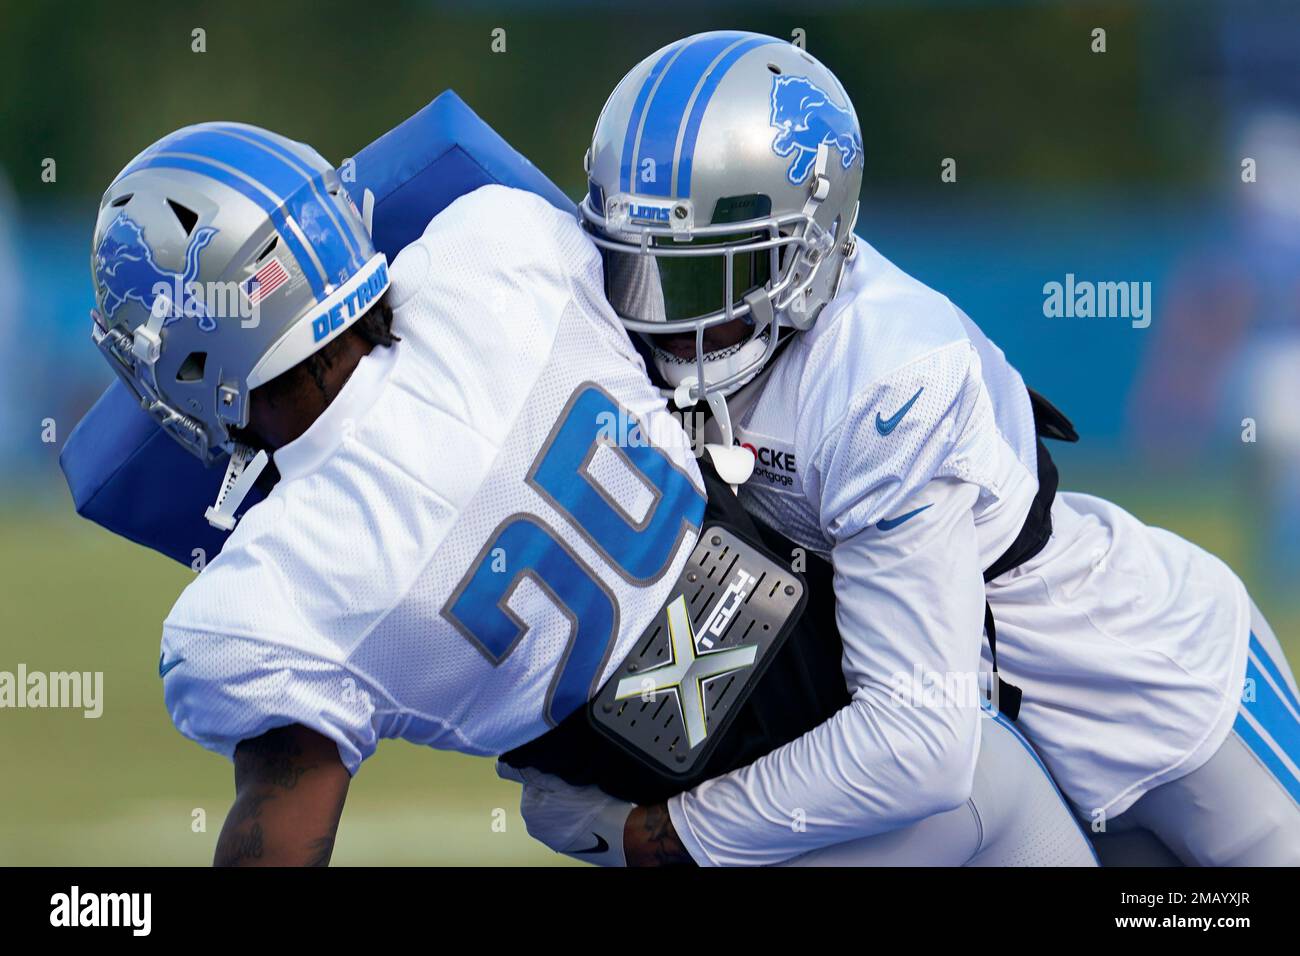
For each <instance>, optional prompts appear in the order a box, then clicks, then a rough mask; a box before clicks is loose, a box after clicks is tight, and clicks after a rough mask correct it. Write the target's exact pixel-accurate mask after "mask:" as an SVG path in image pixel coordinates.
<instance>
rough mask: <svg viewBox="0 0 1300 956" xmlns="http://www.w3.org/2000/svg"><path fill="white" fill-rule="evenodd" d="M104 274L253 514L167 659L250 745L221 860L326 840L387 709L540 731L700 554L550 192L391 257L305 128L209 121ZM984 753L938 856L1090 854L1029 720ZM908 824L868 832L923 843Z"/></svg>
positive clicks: (166, 149)
mask: <svg viewBox="0 0 1300 956" xmlns="http://www.w3.org/2000/svg"><path fill="white" fill-rule="evenodd" d="M503 224H508V228H503ZM92 273H93V277H94V283H95V292H96V305H97V308H96V309H95V312H94V338H95V341H96V344H97V345H98V346H99V348H100V349H101V351H102V352H103V354H104V355H105V357H106V358H107V360H108V361H109V363H110V364H111V365H112V367H113V368H114V370H115V371H116V372H118V373H119V375H120V376H121V378H122V379H123V381H124V382H125V384H126V385H127V387H128V388H130V389H131V390H132V391H133V393H134V394H135V395H136V396H137V397H138V398H139V399H140V401H141V402H142V404H143V405H144V407H145V408H146V409H148V410H149V412H150V413H151V414H152V415H153V416H154V417H155V418H156V419H157V420H158V422H159V424H160V425H161V426H162V427H163V428H164V429H165V430H166V431H167V432H168V433H169V434H171V435H172V436H173V437H175V438H176V439H177V440H178V441H180V442H181V443H182V444H183V445H184V446H185V447H186V448H187V449H188V450H189V451H191V452H192V453H194V454H195V455H197V456H199V457H200V458H202V459H203V460H205V461H207V462H218V461H220V460H221V458H222V457H223V456H225V455H228V456H229V462H228V464H227V475H226V479H225V482H224V483H223V488H222V492H221V494H220V496H219V498H218V500H217V501H216V502H215V503H214V505H213V507H212V508H210V509H209V512H208V517H209V520H210V521H212V522H213V523H214V524H217V525H218V526H221V527H225V528H230V527H233V532H232V533H231V535H230V536H229V538H228V539H227V541H226V542H225V544H224V546H223V548H222V550H221V552H220V554H218V555H217V556H216V557H215V558H214V559H212V560H211V561H210V562H209V563H208V564H207V566H206V567H205V568H204V569H203V571H202V572H201V573H200V574H199V575H198V577H197V578H196V579H195V580H194V581H193V582H192V583H191V584H190V585H189V586H188V587H187V588H186V589H185V591H184V593H183V594H182V595H181V597H180V599H179V600H178V601H177V602H176V605H175V607H174V608H173V609H172V611H171V613H170V614H169V615H168V617H167V619H166V621H165V623H164V627H163V638H162V656H161V659H160V662H159V674H160V676H161V677H162V679H163V682H164V695H165V701H166V705H167V707H168V710H169V712H170V713H171V716H172V719H173V721H174V722H175V724H176V726H177V728H178V729H179V730H180V731H181V732H182V733H184V734H185V735H186V736H188V737H190V738H192V739H194V740H196V741H198V742H199V743H201V744H202V745H203V746H205V747H207V748H209V749H211V750H213V751H216V752H218V753H221V754H223V755H225V756H227V757H230V758H232V759H233V761H234V765H235V779H236V797H235V802H234V805H233V807H232V809H231V811H230V813H229V816H228V817H227V820H226V823H225V826H224V828H223V830H222V832H221V835H220V838H219V841H218V845H217V852H216V861H217V862H218V863H223V864H306V863H324V862H327V861H328V860H329V857H330V854H331V851H332V848H333V845H334V837H335V832H336V829H337V826H338V822H339V819H340V814H341V812H342V807H343V802H344V799H345V797H346V794H347V789H348V785H349V781H350V779H351V776H352V774H354V773H356V771H357V769H358V768H359V766H360V765H361V763H362V762H363V761H364V760H365V759H366V758H367V757H368V756H369V755H370V754H371V753H373V752H374V750H375V748H376V746H377V744H378V741H379V740H380V739H381V738H388V737H393V738H402V739H405V740H408V741H412V742H415V743H420V744H426V745H430V746H434V747H438V748H444V749H451V750H457V751H461V752H464V753H470V754H481V755H499V754H503V753H506V752H514V751H516V749H517V748H519V747H520V746H521V745H525V744H529V743H530V742H533V741H536V740H539V739H544V738H547V736H548V733H549V731H550V729H551V728H553V727H556V725H560V724H563V723H564V721H565V720H566V719H567V718H569V717H571V716H573V715H575V714H577V715H581V714H582V713H583V708H584V706H585V705H586V704H587V702H588V701H589V700H590V699H591V698H592V697H593V695H594V694H595V693H596V691H597V689H598V688H600V687H601V686H602V685H603V684H604V683H605V682H606V681H607V680H608V679H609V678H610V675H611V674H613V673H614V671H615V670H616V668H617V667H618V666H619V665H620V663H621V662H622V661H623V660H624V659H625V658H626V657H628V655H629V651H630V650H631V649H632V647H633V645H634V644H636V643H637V641H638V639H639V637H640V636H641V635H642V633H643V631H645V630H646V629H647V626H648V625H650V624H651V623H652V621H654V620H655V619H657V617H658V615H659V614H660V612H661V609H663V608H664V605H665V604H666V603H667V600H668V598H669V597H670V592H672V591H673V589H674V587H675V585H676V584H677V582H678V580H679V575H680V574H681V573H682V572H683V568H684V567H685V566H686V564H687V561H688V558H691V555H692V551H693V549H694V545H695V542H696V538H697V536H698V534H699V529H700V527H701V521H702V518H703V516H704V514H705V508H706V501H705V494H704V491H703V487H704V486H703V482H702V478H701V474H700V471H699V469H698V467H697V465H696V463H695V460H694V458H693V455H692V450H691V445H690V444H689V443H688V441H687V436H686V435H685V433H684V432H683V431H682V429H681V426H680V424H679V423H678V422H677V420H676V419H675V418H673V417H672V416H671V415H670V414H669V412H668V410H667V408H666V407H665V403H664V399H663V397H662V395H661V394H660V393H659V391H658V389H656V388H655V387H654V386H653V385H652V384H651V383H650V381H649V380H648V378H647V376H646V371H645V366H644V364H643V362H642V360H641V357H640V356H639V355H638V353H637V351H636V349H635V348H634V346H633V344H632V342H631V340H630V339H629V337H628V335H627V333H626V332H625V331H624V329H623V328H622V326H621V325H620V323H619V321H618V319H617V317H616V316H615V315H614V313H613V311H612V310H611V309H610V307H609V304H608V302H607V301H606V300H605V298H604V296H603V292H602V286H603V276H602V271H601V258H600V255H599V253H598V252H597V250H596V249H595V248H594V247H593V245H592V244H591V242H590V241H589V240H588V238H587V237H586V236H585V235H584V234H583V232H582V230H581V228H580V227H579V225H578V223H577V222H576V221H575V220H574V218H573V217H572V216H571V215H569V214H566V213H563V212H560V211H558V210H556V209H554V208H552V207H551V206H550V205H548V204H547V203H546V202H544V201H543V200H541V199H540V198H538V197H536V196H533V195H531V194H528V193H524V192H520V191H517V190H511V189H506V188H503V187H499V186H485V187H483V188H481V189H479V190H477V191H475V192H473V193H471V194H469V195H467V196H464V197H462V198H461V199H459V200H457V201H456V202H454V203H453V204H451V205H450V206H449V207H448V208H447V209H446V210H445V211H444V212H442V213H441V214H440V215H438V216H437V217H436V218H435V219H434V220H433V221H432V222H431V223H430V224H429V226H428V228H427V229H426V231H425V232H424V234H423V235H422V236H421V238H420V239H418V240H417V241H416V242H414V243H413V244H411V245H410V246H408V247H407V248H406V249H404V250H403V251H402V252H401V253H400V254H399V255H398V256H397V258H396V259H395V261H394V262H393V263H391V265H390V264H389V263H387V262H386V260H385V257H384V256H383V255H382V254H379V253H376V251H375V250H374V247H373V245H372V243H371V241H370V237H369V235H368V233H367V230H366V228H365V226H364V224H363V223H362V221H361V220H360V218H359V216H358V214H357V212H356V210H355V208H354V207H353V206H352V205H351V203H350V202H349V201H348V200H347V198H346V194H345V193H344V192H343V190H342V188H341V186H340V183H339V179H338V176H337V175H336V173H335V171H334V170H333V169H332V168H331V167H330V166H329V164H328V163H326V162H325V161H324V160H323V159H322V158H321V157H320V155H319V154H317V153H316V152H315V151H314V150H312V149H310V148H309V147H306V146H304V145H302V144H300V143H296V142H293V141H291V140H288V139H286V138H284V137H282V136H279V135H276V134H274V133H270V132H268V131H266V130H262V129H258V128H256V127H252V126H246V125H241V124H233V123H207V124H201V125H198V126H192V127H187V128H185V129H182V130H179V131H177V132H176V133H173V134H171V135H169V136H167V137H164V138H163V139H162V140H160V141H159V142H157V143H155V144H154V145H153V146H151V147H150V148H149V149H147V150H145V151H144V152H143V153H141V154H140V155H139V156H137V157H136V158H135V159H134V160H132V161H131V163H130V164H128V166H127V167H126V168H125V169H124V170H123V171H122V172H121V173H120V174H119V175H118V177H117V178H116V179H114V181H113V182H112V184H111V185H110V186H109V188H108V190H107V191H106V192H105V194H104V198H103V202H102V204H101V207H100V213H99V218H98V222H97V225H96V230H95V236H94V244H93V251H92ZM222 292H224V293H226V294H219V293H222ZM232 292H233V293H234V295H233V296H232V295H231V294H230V293H232ZM240 297H242V298H240ZM237 304H238V305H240V306H241V307H240V308H239V309H238V310H235V309H234V306H235V305H237ZM244 304H251V305H255V306H256V310H255V312H254V313H253V314H252V315H251V316H250V315H247V314H246V312H245V310H244V309H243V308H242V305H244ZM611 427H612V428H614V429H617V434H618V435H620V436H621V435H625V434H638V435H641V436H644V437H645V438H647V439H649V440H648V441H643V440H637V441H627V442H622V441H615V440H614V439H613V437H612V436H611V434H610V429H611ZM272 477H274V478H275V480H274V482H273V487H272V488H271V490H270V493H269V494H268V495H267V497H266V498H265V500H263V501H260V502H258V503H257V504H255V505H253V506H252V507H250V508H248V509H247V510H246V511H245V512H244V513H243V514H242V516H239V517H238V518H237V514H238V509H239V508H240V505H241V502H242V501H243V499H244V498H245V497H246V495H247V492H248V490H249V489H250V487H251V486H252V485H253V484H254V483H255V482H259V481H261V482H263V483H264V485H265V484H270V483H271V482H270V479H271V478H272ZM710 480H711V479H710ZM887 760H890V761H892V757H891V758H887ZM968 771H969V772H968V773H967V778H966V780H965V781H964V783H963V784H962V785H963V786H966V787H967V788H969V789H971V790H972V793H973V796H972V797H971V800H970V801H968V803H967V806H965V807H963V808H961V809H960V810H958V811H957V812H955V813H953V814H950V815H949V816H948V817H946V818H936V819H934V820H927V821H923V823H924V824H925V826H923V827H922V828H921V830H920V831H919V832H920V833H921V835H922V836H924V837H926V838H927V840H928V846H929V847H930V850H929V852H930V854H931V855H930V856H929V857H925V858H924V859H928V860H931V861H936V860H938V859H939V857H937V856H936V855H935V854H938V853H947V854H949V856H950V857H951V858H952V859H953V860H954V861H959V862H965V861H967V860H968V859H969V860H974V861H976V862H981V861H982V862H998V861H1024V860H1039V861H1043V862H1070V861H1073V860H1081V861H1086V859H1087V851H1086V842H1085V841H1083V839H1082V837H1081V836H1080V834H1079V832H1078V829H1077V827H1076V826H1075V824H1074V822H1073V820H1072V819H1071V817H1070V816H1069V814H1068V812H1067V811H1066V810H1065V807H1064V804H1063V803H1061V801H1060V798H1059V794H1057V793H1056V791H1055V788H1054V787H1053V786H1052V784H1051V782H1050V780H1049V779H1048V778H1047V776H1046V774H1045V773H1044V772H1042V771H1041V770H1040V769H1039V768H1038V767H1037V766H1036V765H1035V763H1034V759H1033V757H1032V755H1031V754H1030V753H1029V751H1028V750H1027V749H1026V748H1024V747H1023V746H1022V745H1021V743H1020V742H1019V741H1018V740H1017V738H1016V737H1015V736H1014V734H1012V733H1011V732H1010V731H1004V730H1002V729H1001V728H999V729H998V731H997V732H993V733H990V734H986V735H985V746H984V748H983V750H982V752H981V757H980V763H979V766H978V767H972V768H968ZM524 772H527V773H529V775H530V778H531V779H534V780H536V779H540V778H539V777H538V776H536V775H533V774H531V772H530V771H527V770H525V771H521V773H524ZM880 772H882V773H885V774H888V773H890V771H888V770H886V769H884V768H882V769H881V771H880ZM899 772H900V773H906V772H910V771H909V770H908V769H907V768H904V769H903V770H902V771H899ZM971 778H974V781H975V782H974V783H973V784H972V783H971V782H970V780H971ZM1006 780H1013V781H1019V785H1018V788H1016V789H1013V790H1007V789H1006V788H1005V787H1004V786H1002V782H1003V781H1006ZM552 805H553V801H552ZM610 806H611V807H612V808H613V812H614V813H615V814H617V813H618V812H621V817H618V819H617V821H616V827H617V828H618V830H619V831H621V830H622V828H623V825H624V822H625V820H626V818H627V817H628V810H627V809H626V808H619V807H618V806H617V805H616V804H613V803H611V804H610ZM931 809H932V807H931V801H929V800H928V799H926V798H925V797H924V795H921V797H920V798H919V799H917V800H916V801H914V802H913V804H912V806H911V808H910V809H909V810H907V811H906V812H907V813H909V814H910V815H911V817H912V818H913V819H915V818H918V817H922V816H925V815H926V814H927V813H928V812H929V811H930V810H931ZM1026 817H1028V818H1029V820H1030V822H1029V823H1028V824H1026V825H1024V826H1018V827H1013V826H1012V825H1011V824H1012V821H1018V820H1023V819H1025V818H1026ZM571 822H572V821H571ZM601 825H602V826H603V825H604V824H601ZM639 832H640V831H634V834H633V835H634V837H635V836H636V835H637V834H638V833H639ZM613 837H614V842H615V844H616V846H615V847H613V848H610V849H611V850H612V851H613V852H617V853H618V854H619V855H621V853H622V849H623V840H622V833H621V832H617V833H615V834H613ZM633 842H634V844H635V846H634V847H633V849H634V850H635V851H636V852H638V853H643V852H647V851H648V850H651V849H653V848H652V847H650V846H649V845H648V842H647V841H641V842H640V843H636V841H635V840H634V841H633ZM899 842H900V841H897V840H896V841H894V845H893V847H892V849H891V848H880V849H879V850H878V852H879V853H881V854H885V853H889V852H892V853H893V854H894V856H895V858H897V859H905V860H914V859H917V858H918V857H917V855H916V854H914V853H911V852H910V850H909V847H908V846H906V845H904V846H900V845H899ZM916 843H917V841H913V845H916ZM1035 854H1037V855H1035ZM831 862H843V860H842V859H841V860H831Z"/></svg>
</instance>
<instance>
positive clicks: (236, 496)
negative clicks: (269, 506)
mask: <svg viewBox="0 0 1300 956" xmlns="http://www.w3.org/2000/svg"><path fill="white" fill-rule="evenodd" d="M270 461H271V459H270V458H269V457H268V456H267V454H266V452H265V451H259V452H258V453H257V454H256V455H254V454H253V449H251V448H249V447H248V446H247V445H236V446H235V450H234V451H232V452H231V453H230V464H228V465H226V477H225V478H224V479H222V481H221V490H220V491H219V492H217V500H216V502H214V503H213V504H212V505H210V506H209V507H208V510H207V511H206V512H204V515H203V516H204V517H205V518H207V519H208V524H210V525H212V527H214V528H220V529H221V530H222V531H233V530H234V528H235V511H236V510H237V509H238V508H239V506H240V505H241V504H243V503H244V499H245V498H246V497H248V493H249V492H250V491H252V490H253V485H254V484H255V483H256V482H257V479H258V476H259V475H261V474H262V470H263V469H264V468H266V466H267V464H268V463H270Z"/></svg>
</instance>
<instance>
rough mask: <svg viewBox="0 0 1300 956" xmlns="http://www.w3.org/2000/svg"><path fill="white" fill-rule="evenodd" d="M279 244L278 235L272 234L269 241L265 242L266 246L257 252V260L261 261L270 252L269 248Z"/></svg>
mask: <svg viewBox="0 0 1300 956" xmlns="http://www.w3.org/2000/svg"><path fill="white" fill-rule="evenodd" d="M279 244H280V237H279V236H272V237H271V241H270V242H268V243H267V244H266V248H265V249H263V250H262V251H261V252H259V253H258V254H257V261H258V262H261V261H262V260H263V259H265V258H266V257H267V256H269V255H270V254H271V250H272V249H274V248H275V247H276V246H278V245H279Z"/></svg>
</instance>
